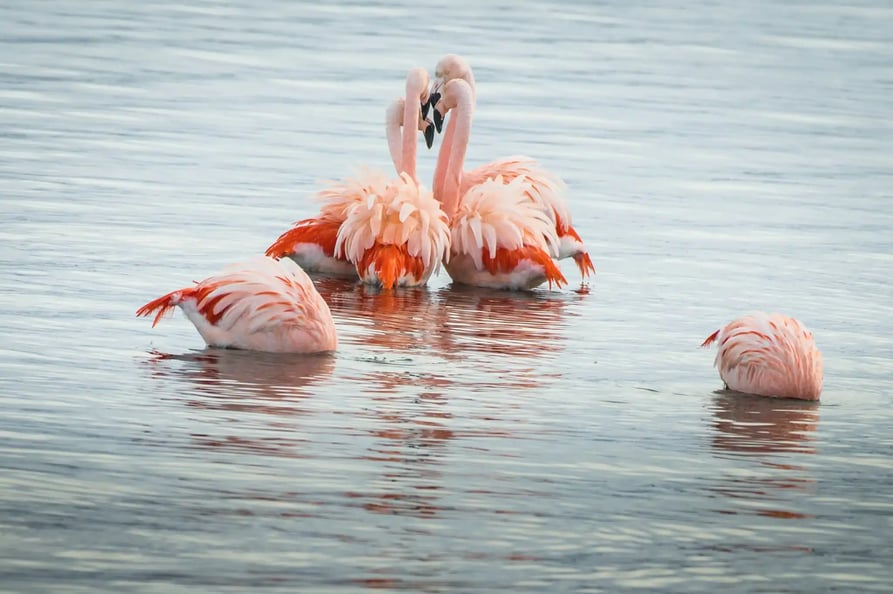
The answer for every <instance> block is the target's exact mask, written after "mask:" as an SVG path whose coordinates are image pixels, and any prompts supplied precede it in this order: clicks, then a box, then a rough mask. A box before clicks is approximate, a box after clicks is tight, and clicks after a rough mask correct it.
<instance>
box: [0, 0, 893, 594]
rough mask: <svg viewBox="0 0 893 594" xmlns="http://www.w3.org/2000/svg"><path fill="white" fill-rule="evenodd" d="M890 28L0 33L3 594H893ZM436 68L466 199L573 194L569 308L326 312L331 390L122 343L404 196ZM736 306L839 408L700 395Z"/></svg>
mask: <svg viewBox="0 0 893 594" xmlns="http://www.w3.org/2000/svg"><path fill="white" fill-rule="evenodd" d="M891 17H893V5H890V4H889V3H887V2H883V1H881V0H868V1H861V2H853V3H846V5H844V4H842V3H832V2H827V1H823V0H819V1H817V2H774V1H757V2H750V3H743V2H742V3H737V2H731V1H729V2H701V3H657V2H619V1H617V2H603V3H598V4H585V3H576V2H564V3H562V2H555V3H538V2H511V3H508V2H507V3H476V4H468V5H464V4H444V3H439V2H423V3H418V2H411V3H387V4H385V3H382V4H368V3H313V4H309V3H299V2H286V1H284V0H265V1H261V2H251V1H248V0H235V1H233V2H227V3H217V2H210V1H208V2H199V1H191V2H185V3H181V2H164V1H154V0H149V1H146V2H102V1H87V2H82V1H75V0H47V1H27V2H26V1H23V0H12V1H10V2H5V3H3V4H2V5H0V332H2V337H0V339H2V342H0V590H2V591H4V592H98V591H110V592H124V591H127V592H178V591H188V592H200V591H207V592H244V591H248V590H254V591H276V590H278V591H289V592H290V591H296V590H302V591H312V592H351V591H361V590H365V589H367V588H373V589H378V590H381V591H424V592H490V591H494V592H495V591H503V592H509V591H511V592H619V591H640V590H641V591H647V590H651V591H661V592H716V591H723V592H857V591H866V592H870V591H876V592H880V591H891V590H893V576H891V573H893V570H891V568H890V567H891V565H890V563H891V559H893V519H891V518H893V459H891V454H893V437H891V436H893V430H891V425H893V423H891V421H893V415H891V412H890V410H891V404H893V362H891V360H893V347H891V338H893V322H891V319H893V290H891V273H893V233H891V228H893V206H891V199H893V99H891V97H893V33H891V31H893V28H891V26H890V25H891ZM447 52H457V53H460V54H462V55H464V56H465V57H466V58H467V59H468V60H469V61H470V63H471V64H472V66H473V67H474V68H475V74H476V77H477V81H478V109H477V112H476V117H475V123H474V130H473V133H472V144H471V147H470V149H469V155H468V164H469V166H473V165H476V164H481V163H484V162H487V161H489V160H492V159H494V158H496V157H499V156H506V155H510V154H526V155H530V156H533V157H535V158H537V159H539V160H540V161H541V162H542V163H544V164H545V165H546V166H547V167H549V168H551V169H552V170H554V171H555V172H557V173H558V174H559V175H561V176H562V177H563V178H564V179H565V181H566V182H567V183H568V185H569V188H570V190H569V202H570V204H571V208H572V212H573V215H574V217H575V218H574V222H575V224H576V227H577V229H578V230H579V231H580V233H581V234H582V236H583V237H584V239H585V240H586V242H587V244H588V246H589V248H590V251H591V253H592V256H593V259H594V262H595V264H596V267H597V268H598V276H597V278H596V280H595V281H594V282H593V283H592V285H591V292H590V293H589V294H579V293H577V292H574V291H573V290H572V289H573V288H575V287H574V286H573V283H572V286H571V287H570V288H566V289H564V290H562V291H560V292H551V293H550V292H547V291H537V292H535V293H534V294H532V295H527V296H524V295H512V294H503V293H491V292H486V291H477V290H459V289H457V288H453V287H451V286H450V285H449V279H448V278H447V277H446V276H444V275H441V276H439V277H437V278H434V279H432V281H431V283H430V286H429V288H428V290H426V291H408V292H400V293H397V294H390V295H388V294H376V293H375V292H374V291H369V290H366V289H363V288H362V287H356V286H353V285H352V284H350V283H344V282H341V281H332V280H321V281H320V282H319V284H318V285H319V289H320V291H321V292H322V293H323V295H325V297H326V298H327V299H328V300H329V302H330V303H331V306H332V310H333V313H334V315H335V318H336V324H337V328H338V332H339V335H340V339H341V345H340V349H339V351H338V353H337V354H336V355H335V356H333V357H327V358H294V357H291V358H284V359H283V358H281V357H270V356H263V355H257V354H252V353H240V352H220V351H213V350H206V349H204V348H203V344H202V342H201V340H200V338H199V336H198V334H197V333H196V332H195V330H194V329H193V328H192V326H191V325H190V324H189V323H188V322H187V321H186V320H185V319H184V318H183V317H182V316H181V315H179V314H177V315H176V316H175V317H174V318H173V319H172V320H165V321H164V322H162V323H161V324H160V325H159V326H158V327H157V328H155V329H151V328H150V323H149V322H148V321H147V320H143V319H136V318H135V317H134V311H135V310H136V308H137V307H139V306H140V305H142V304H143V303H145V302H146V301H148V300H149V299H151V298H154V297H156V296H158V295H160V294H161V293H163V292H167V291H169V290H172V289H175V288H178V287H180V286H184V285H186V284H188V283H189V282H191V281H192V280H194V279H200V278H204V277H205V276H208V275H209V274H212V273H214V272H216V271H217V270H219V269H220V268H221V267H222V266H224V265H225V264H228V263H230V262H234V261H237V260H239V259H242V258H245V257H248V256H252V255H255V254H258V253H261V252H262V251H263V250H264V249H265V248H266V246H267V245H269V243H271V242H272V241H273V239H275V238H276V236H277V235H278V234H279V233H280V232H282V231H283V230H285V229H286V228H288V226H289V225H290V224H291V223H292V222H293V221H295V220H297V219H299V218H303V217H305V216H310V215H312V214H313V213H314V212H315V209H316V205H315V204H314V203H313V202H312V201H311V200H309V197H310V196H311V195H312V193H313V192H315V191H316V190H318V189H319V188H320V187H322V180H325V179H337V178H342V177H344V176H348V175H350V174H352V173H354V172H356V171H357V168H358V167H360V166H362V165H368V166H371V167H377V168H382V169H385V170H389V168H390V166H391V165H390V160H389V158H388V155H387V151H386V143H385V140H384V131H383V114H384V108H385V105H386V104H387V102H388V101H389V100H390V99H392V98H393V97H395V96H398V95H400V94H401V92H402V89H403V77H404V76H405V73H406V71H407V70H408V69H409V68H412V67H414V66H424V67H426V68H428V69H429V71H433V69H434V65H435V63H436V61H437V59H438V58H439V57H440V56H441V55H442V54H445V53H447ZM436 148H437V147H435V150H436ZM435 156H436V152H434V151H431V152H426V151H421V152H420V173H421V175H422V176H423V178H424V179H426V180H430V176H431V173H432V170H433V166H434V160H435ZM562 264H563V270H564V271H565V273H566V274H567V275H568V276H569V278H571V279H572V280H575V279H577V278H578V277H577V276H576V271H575V269H574V267H573V265H572V263H569V262H565V263H562ZM756 310H768V311H780V312H783V313H786V314H788V315H793V316H795V317H797V318H799V319H800V320H801V321H803V322H804V323H805V324H806V325H807V326H808V327H809V328H810V329H812V330H813V331H814V332H815V335H816V337H817V341H818V345H819V347H820V348H821V350H822V352H823V354H824V358H825V390H824V393H823V396H822V401H821V403H819V404H811V403H797V402H790V401H773V400H762V399H756V398H748V397H741V396H735V395H729V394H723V393H717V392H716V390H717V389H719V388H721V382H720V380H719V378H718V376H717V374H716V371H715V370H714V369H713V368H712V362H713V355H714V353H713V352H712V351H707V350H702V349H699V348H698V345H699V344H700V342H701V341H702V340H703V339H704V338H705V337H706V336H707V335H708V334H710V333H711V332H712V331H713V330H715V329H716V328H717V327H719V326H720V325H721V324H723V323H725V322H727V321H728V320H730V319H732V318H733V317H735V316H738V315H740V314H743V313H746V312H749V311H756Z"/></svg>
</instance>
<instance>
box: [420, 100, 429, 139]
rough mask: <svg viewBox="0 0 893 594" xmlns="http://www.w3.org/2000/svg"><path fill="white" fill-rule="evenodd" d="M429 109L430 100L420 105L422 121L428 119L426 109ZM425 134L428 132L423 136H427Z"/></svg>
mask: <svg viewBox="0 0 893 594" xmlns="http://www.w3.org/2000/svg"><path fill="white" fill-rule="evenodd" d="M430 108H431V100H430V99H429V100H428V101H425V102H424V103H422V119H425V118H427V117H428V109H430ZM427 133H428V132H427V131H426V132H425V134H427Z"/></svg>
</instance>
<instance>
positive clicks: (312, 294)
mask: <svg viewBox="0 0 893 594" xmlns="http://www.w3.org/2000/svg"><path fill="white" fill-rule="evenodd" d="M174 307H180V309H182V310H183V313H184V314H186V317H187V318H188V319H189V321H191V322H192V323H193V325H195V328H196V330H198V333H199V334H200V335H201V337H202V338H203V339H204V341H205V343H206V344H207V345H208V346H216V347H227V348H237V349H246V350H253V351H265V352H272V353H315V352H324V351H332V350H335V348H336V346H337V343H338V340H337V337H336V334H335V323H334V321H333V320H332V314H331V312H330V311H329V306H328V304H327V303H326V302H325V300H324V299H323V298H322V296H321V295H320V294H319V292H318V291H317V290H316V287H314V286H313V282H312V281H311V280H310V277H308V276H307V274H306V273H305V272H304V271H303V270H301V268H300V266H298V265H297V264H296V263H295V262H293V261H291V260H289V259H283V260H276V259H273V258H270V257H266V256H259V257H257V258H253V259H251V260H248V261H245V262H240V263H237V264H232V265H230V266H227V267H226V268H224V269H223V271H222V272H221V273H220V274H217V275H214V276H211V277H209V278H207V279H205V280H203V281H201V282H199V283H196V284H195V285H194V286H191V287H186V288H183V289H179V290H176V291H171V292H170V293H167V294H166V295H162V296H161V297H159V298H157V299H154V300H152V301H150V302H149V303H147V304H145V305H144V306H142V307H141V308H140V309H138V310H137V312H136V315H137V316H140V317H144V316H149V315H152V314H155V319H154V320H153V322H152V326H153V327H155V325H156V324H157V323H158V322H159V321H160V320H161V318H162V317H164V315H165V314H167V313H169V312H170V311H172V310H173V308H174Z"/></svg>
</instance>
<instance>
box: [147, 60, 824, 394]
mask: <svg viewBox="0 0 893 594" xmlns="http://www.w3.org/2000/svg"><path fill="white" fill-rule="evenodd" d="M476 91H477V89H476V86H475V78H474V73H473V71H472V69H471V66H470V65H469V64H468V62H467V61H466V60H465V59H463V58H462V57H461V56H458V55H455V54H449V55H446V56H444V57H443V58H442V59H441V60H439V61H438V63H437V65H436V67H435V71H434V77H433V80H432V79H431V77H429V74H428V72H427V71H426V70H425V69H424V68H413V69H412V70H410V71H409V72H408V73H407V75H406V79H405V87H404V93H403V95H402V96H401V97H399V98H397V99H394V100H393V101H392V102H391V103H390V104H389V105H388V107H387V109H386V112H385V113H386V117H385V136H386V139H387V146H388V152H389V153H390V157H391V161H392V163H393V165H394V169H395V173H394V174H391V175H389V174H387V173H385V172H384V171H379V170H375V169H369V168H366V169H362V170H361V171H360V173H359V174H358V175H357V176H355V177H352V178H346V179H344V180H342V181H338V182H331V183H330V184H329V185H328V187H326V188H325V189H322V190H321V191H319V192H318V193H317V194H316V196H315V199H316V201H317V202H318V203H319V205H320V206H319V213H318V214H317V215H316V216H315V217H311V218H306V219H303V220H300V221H297V222H296V223H295V224H294V225H293V226H292V227H291V228H290V229H288V230H286V231H285V232H283V233H282V234H281V235H280V236H279V237H278V238H277V239H276V240H275V241H274V242H273V243H272V244H271V245H270V246H269V247H268V248H267V250H266V252H265V255H262V256H261V255H258V256H255V257H253V258H249V259H247V260H245V261H243V262H239V263H236V264H231V265H229V266H227V267H226V268H224V269H223V270H222V271H221V272H220V273H219V274H217V275H214V276H211V277H209V278H207V279H205V280H203V281H201V282H197V283H195V284H194V285H193V286H189V287H185V288H182V289H178V290H175V291H171V292H169V293H167V294H165V295H163V296H161V297H158V298H157V299H153V300H152V301H149V302H148V303H146V304H145V305H143V306H142V307H141V308H139V309H138V310H137V312H136V314H137V316H140V317H143V316H152V315H154V320H153V323H152V326H153V327H154V326H155V325H156V324H157V323H158V322H159V321H160V319H161V318H162V317H164V316H165V315H166V314H168V313H170V312H171V311H172V310H173V309H174V308H175V307H179V308H180V309H182V310H183V312H184V314H185V315H186V317H187V318H188V319H189V320H190V321H191V322H192V323H193V325H194V326H195V327H196V330H198V332H199V334H200V335H201V337H202V339H204V341H205V343H206V344H207V345H208V346H212V347H223V348H236V349H246V350H255V351H264V352H279V353H283V352H288V353H306V354H310V353H322V352H331V351H334V350H335V349H336V348H337V344H338V339H337V336H336V332H335V323H334V320H333V318H332V313H331V311H330V309H329V306H328V304H327V303H326V301H325V300H324V299H323V297H322V296H321V295H320V293H319V291H317V289H316V287H315V285H314V284H313V281H312V279H311V277H310V276H308V274H307V273H313V274H317V275H327V276H338V277H347V278H353V279H356V280H357V281H359V282H361V283H364V284H367V285H371V286H376V287H380V288H381V289H382V290H384V291H390V290H394V289H396V288H398V287H421V286H424V285H425V284H426V283H427V282H428V280H429V279H430V278H431V277H432V276H433V275H435V274H438V273H439V272H440V269H441V267H443V268H444V269H445V270H446V272H447V274H449V276H450V278H451V279H452V281H453V282H454V283H456V284H462V285H470V286H473V287H486V288H491V289H503V290H515V291H529V290H532V289H535V288H537V287H540V286H542V285H547V286H548V287H549V289H550V290H551V289H553V288H554V289H560V288H562V287H563V286H564V285H567V284H568V281H567V278H566V277H565V276H564V275H563V274H562V272H561V270H560V268H559V266H558V262H559V261H560V260H563V259H565V258H571V259H573V261H574V263H575V264H576V266H577V268H578V269H579V272H580V275H581V279H582V282H583V283H584V286H585V283H586V282H587V280H588V279H589V278H590V277H591V276H593V275H594V274H595V266H594V265H593V263H592V259H591V257H590V255H589V252H588V250H587V249H586V246H585V244H584V242H583V240H582V238H581V236H580V234H579V233H578V232H577V230H576V229H575V228H574V226H573V220H572V216H571V213H570V208H569V206H568V204H567V201H566V197H565V195H566V190H567V188H566V185H565V184H564V182H563V181H562V180H561V178H560V177H558V176H557V175H555V174H553V173H552V172H550V171H548V170H547V169H545V168H544V167H543V166H542V165H540V164H539V163H538V162H537V161H536V160H534V159H532V158H530V157H525V156H508V157H502V158H498V159H496V160H494V161H492V162H490V163H487V164H484V165H480V166H478V167H475V168H473V169H470V170H465V169H464V167H465V156H466V152H467V148H468V143H469V141H470V138H471V127H472V120H473V115H474V108H475V103H476ZM429 113H430V115H431V117H430V118H429V117H428V116H429ZM448 115H449V119H448V120H447V116H448ZM445 122H446V125H445V126H444V123H445ZM441 132H442V133H443V138H442V142H441V146H440V149H439V151H438V155H437V164H436V168H435V172H434V177H433V180H432V183H431V188H430V189H429V188H427V187H425V185H424V184H423V183H422V182H421V181H420V180H419V178H418V175H417V161H418V136H419V135H420V134H421V136H422V137H423V138H424V141H425V143H426V145H427V147H428V148H431V147H432V146H433V143H434V140H435V133H441ZM713 343H716V344H717V347H718V350H717V354H716V359H715V366H716V367H717V368H718V370H719V375H720V378H721V379H722V381H723V382H724V384H725V387H726V388H727V389H731V390H733V391H736V392H743V393H749V394H756V395H761V396H767V397H777V398H796V399H803V400H818V399H819V396H820V394H821V391H822V357H821V353H820V352H819V350H818V348H817V347H816V345H815V341H814V338H813V335H812V333H811V332H810V331H809V330H807V329H806V328H805V327H804V326H803V325H802V324H801V323H800V322H798V321H797V320H795V319H793V318H789V317H786V316H783V315H780V314H772V315H768V314H764V313H757V314H752V315H748V316H744V317H741V318H738V319H736V320H733V321H732V322H730V323H729V324H727V325H726V326H724V327H722V328H720V329H719V330H717V331H716V332H714V333H713V334H711V335H710V336H709V337H708V338H707V339H706V340H705V341H704V342H703V344H702V345H701V346H704V347H706V346H709V345H711V344H713Z"/></svg>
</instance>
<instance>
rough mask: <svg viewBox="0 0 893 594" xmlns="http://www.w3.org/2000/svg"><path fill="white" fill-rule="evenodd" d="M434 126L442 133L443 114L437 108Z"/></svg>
mask: <svg viewBox="0 0 893 594" xmlns="http://www.w3.org/2000/svg"><path fill="white" fill-rule="evenodd" d="M433 115H434V127H435V128H437V133H438V134H440V131H441V130H442V129H443V116H442V115H440V112H439V111H437V110H436V109H435V110H434V114H433Z"/></svg>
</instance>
